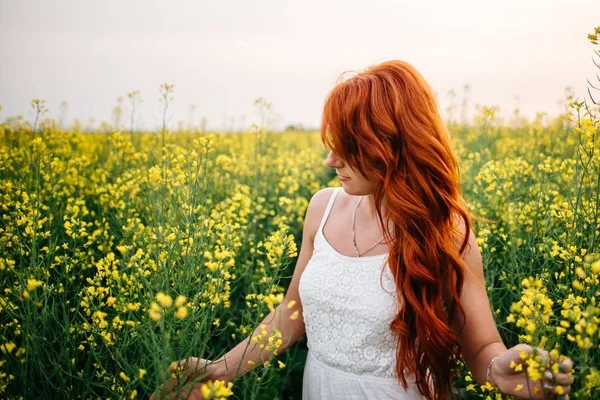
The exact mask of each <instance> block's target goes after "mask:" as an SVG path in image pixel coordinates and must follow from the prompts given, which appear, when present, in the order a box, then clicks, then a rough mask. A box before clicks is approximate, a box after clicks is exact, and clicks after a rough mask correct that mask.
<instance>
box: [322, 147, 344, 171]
mask: <svg viewBox="0 0 600 400" xmlns="http://www.w3.org/2000/svg"><path fill="white" fill-rule="evenodd" d="M325 165H327V166H328V167H329V168H341V167H342V166H343V165H344V163H343V162H342V159H341V158H339V157H338V156H336V155H335V153H334V152H333V151H332V150H329V154H327V158H326V159H325Z"/></svg>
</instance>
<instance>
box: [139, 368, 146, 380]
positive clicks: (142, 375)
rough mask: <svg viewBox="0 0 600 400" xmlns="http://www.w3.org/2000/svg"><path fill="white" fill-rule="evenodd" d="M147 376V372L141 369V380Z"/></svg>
mask: <svg viewBox="0 0 600 400" xmlns="http://www.w3.org/2000/svg"><path fill="white" fill-rule="evenodd" d="M144 375H146V370H145V369H141V368H140V379H142V378H143V377H144Z"/></svg>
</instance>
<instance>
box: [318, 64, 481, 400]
mask: <svg viewBox="0 0 600 400" xmlns="http://www.w3.org/2000/svg"><path fill="white" fill-rule="evenodd" d="M321 139H322V141H323V144H324V145H325V146H327V147H329V148H330V149H331V150H332V151H333V152H334V153H335V154H336V155H337V156H338V157H340V158H341V159H343V160H344V161H345V162H347V163H349V165H350V166H351V167H352V168H353V169H355V170H358V171H359V172H360V173H361V174H362V175H363V176H365V177H367V179H369V180H373V181H376V182H377V185H376V189H375V191H374V193H373V197H374V199H375V204H376V205H377V215H378V219H379V221H380V222H381V226H389V225H388V223H389V220H390V219H391V221H392V224H393V226H394V232H395V234H394V235H393V237H390V235H389V234H388V232H387V231H385V232H384V235H385V237H386V241H387V243H389V247H390V253H389V256H388V264H389V267H390V270H391V272H392V274H393V276H394V279H395V282H396V288H397V294H398V301H399V305H400V307H399V313H398V315H397V317H396V318H395V319H394V321H393V322H392V324H391V325H390V329H391V330H392V331H393V332H395V333H397V334H398V346H397V353H396V354H397V357H396V371H397V373H398V378H399V380H400V382H401V383H402V386H403V387H404V388H405V389H407V387H408V385H407V381H406V378H405V377H404V374H403V371H408V372H410V373H413V374H414V376H415V378H416V384H417V387H418V390H419V391H420V392H421V394H422V395H423V396H425V397H426V398H427V399H436V398H441V399H447V398H454V395H453V392H452V379H453V377H454V375H455V374H456V371H457V362H458V360H459V359H460V358H461V352H460V344H459V341H458V333H457V332H455V331H454V330H453V329H452V327H451V321H453V319H454V318H455V313H456V312H460V313H461V314H462V315H463V317H464V316H465V312H464V309H463V307H462V306H461V304H460V295H461V292H462V286H463V281H464V274H465V271H466V266H465V264H464V260H463V259H462V257H461V255H462V253H463V252H464V251H465V248H466V246H467V244H468V239H469V233H470V230H471V224H470V222H469V220H470V218H471V214H470V212H469V211H468V210H467V206H466V202H465V201H464V199H463V197H462V192H461V186H460V173H459V166H458V158H457V156H456V154H455V152H454V150H453V147H452V143H451V138H450V134H449V132H448V130H447V128H446V126H445V125H444V123H443V121H442V118H441V115H440V113H439V111H438V105H437V101H436V99H435V96H434V94H433V92H432V90H431V88H430V87H429V85H428V84H427V82H426V81H425V79H424V78H423V77H422V76H421V74H420V73H419V72H417V70H416V69H415V68H414V67H413V66H411V65H410V64H408V63H406V62H403V61H387V62H383V63H381V64H378V65H375V66H372V67H370V68H368V69H367V70H365V71H364V72H362V73H359V74H357V75H355V76H353V77H351V78H350V79H347V80H345V81H342V82H340V83H338V84H337V85H336V86H335V87H334V88H333V90H332V91H331V92H330V93H329V95H328V96H327V99H326V101H325V106H324V110H323V119H322V124H321ZM382 202H385V205H386V207H387V210H388V217H387V219H388V221H385V222H384V221H383V218H382V215H381V204H382ZM461 218H462V220H463V221H464V222H463V223H464V228H465V231H464V232H463V233H460V230H459V228H458V224H457V223H456V222H457V221H458V220H459V219H461ZM457 235H458V236H457ZM463 235H464V236H463ZM456 238H459V241H458V243H460V248H457V246H456V243H457V242H456ZM445 298H446V300H447V301H449V304H446V303H445V301H444V300H445ZM463 327H464V325H463ZM460 329H461V330H462V327H461V328H460ZM431 375H433V376H431ZM432 378H433V386H431V382H432ZM432 389H433V392H432Z"/></svg>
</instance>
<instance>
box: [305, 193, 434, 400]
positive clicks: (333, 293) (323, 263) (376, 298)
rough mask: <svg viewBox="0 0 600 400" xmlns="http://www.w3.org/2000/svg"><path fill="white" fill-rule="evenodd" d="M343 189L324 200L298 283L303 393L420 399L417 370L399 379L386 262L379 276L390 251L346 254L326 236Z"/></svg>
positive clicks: (394, 304)
mask: <svg viewBox="0 0 600 400" xmlns="http://www.w3.org/2000/svg"><path fill="white" fill-rule="evenodd" d="M340 190H342V188H341V187H340V188H337V189H336V190H335V191H334V192H333V195H332V196H331V199H330V200H329V203H328V205H327V208H326V210H325V214H324V215H323V219H322V220H321V224H320V226H319V229H318V230H317V233H316V234H315V239H314V252H313V255H312V257H311V259H310V261H309V262H308V264H307V265H306V269H305V270H304V272H303V273H302V276H301V277H300V281H299V283H298V291H299V295H300V301H301V302H302V309H303V310H302V315H303V317H304V323H305V326H306V337H307V347H308V356H307V360H306V365H305V367H304V376H303V382H302V399H303V400H319V399H402V400H409V399H411V400H413V399H419V400H420V399H424V398H425V397H424V396H422V395H421V394H420V393H419V392H418V390H417V387H416V383H415V382H414V375H408V374H406V375H405V376H406V379H407V382H408V383H409V388H408V391H405V390H404V388H403V387H402V384H401V383H400V382H399V381H398V380H397V378H396V377H397V374H396V369H395V368H396V343H397V336H395V335H393V334H392V332H391V331H390V328H389V325H390V323H391V322H392V321H393V319H394V317H395V316H396V315H397V311H398V299H397V295H396V292H395V284H394V280H393V276H392V273H391V271H390V269H389V267H388V266H387V264H385V269H384V273H383V277H382V282H380V275H381V271H382V269H383V267H384V262H385V261H387V257H388V255H389V252H388V253H384V254H380V255H374V256H362V257H350V256H346V255H343V254H341V253H339V252H337V251H336V250H335V249H334V248H333V247H332V246H331V245H330V244H329V242H327V239H326V238H325V236H324V235H323V226H324V225H325V221H326V220H327V217H328V215H329V211H330V210H331V207H332V205H333V202H334V201H335V197H336V195H337V194H338V193H339V191H340ZM382 284H383V287H382Z"/></svg>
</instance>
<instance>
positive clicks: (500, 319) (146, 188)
mask: <svg viewBox="0 0 600 400" xmlns="http://www.w3.org/2000/svg"><path fill="white" fill-rule="evenodd" d="M35 104H37V105H38V106H39V104H40V103H35ZM569 107H570V108H569V110H570V113H569V114H570V117H569V118H567V114H565V115H562V116H561V117H559V118H556V119H555V120H553V121H550V122H549V123H548V124H546V125H545V126H543V125H542V123H541V119H539V118H538V119H537V120H536V121H535V122H532V123H528V124H519V125H514V126H508V125H505V124H500V123H499V122H498V120H497V118H496V116H495V114H494V110H493V109H489V108H484V109H483V110H481V112H480V115H479V116H478V118H477V124H476V125H474V126H461V125H457V124H453V123H451V124H449V129H450V132H451V134H452V137H453V141H454V145H455V147H456V149H457V152H458V154H459V156H460V159H461V175H462V181H463V194H464V196H465V198H466V199H467V201H468V204H469V206H470V207H471V210H472V211H473V212H474V213H475V214H476V215H478V216H481V217H484V218H486V219H488V220H491V221H492V222H482V221H478V222H476V223H474V225H473V229H474V231H475V234H476V235H477V238H478V243H479V246H480V248H481V251H482V255H483V261H484V272H485V276H486V281H487V290H488V295H489V297H490V300H491V303H492V306H493V308H494V313H495V315H496V318H497V324H498V329H499V331H500V333H501V335H502V337H503V339H504V341H505V344H506V345H507V346H512V345H514V344H516V343H519V342H524V343H529V344H532V345H536V346H540V347H543V348H545V349H548V350H550V349H554V352H555V353H556V354H557V355H559V354H560V355H565V356H568V357H570V358H571V359H572V360H573V361H574V364H575V367H574V376H575V383H574V385H573V388H572V389H573V390H572V392H571V398H578V399H595V398H596V399H597V398H599V397H598V396H599V393H600V367H599V366H600V330H599V329H598V325H599V324H600V304H598V301H599V297H600V285H599V277H600V143H599V136H600V126H599V124H600V119H599V118H598V116H597V115H593V114H590V113H588V112H587V110H586V107H584V104H583V103H579V102H576V101H574V102H571V103H570V104H569ZM325 157H326V152H325V150H324V148H323V146H322V144H321V142H320V138H319V134H318V133H317V132H282V133H273V132H268V131H265V130H263V129H260V128H256V129H253V130H251V131H249V132H247V133H242V134H225V133H217V132H214V133H210V134H203V133H194V132H174V133H168V132H165V131H163V132H159V133H158V134H156V133H152V132H146V133H144V132H134V133H127V132H120V131H113V132H109V133H84V132H81V131H80V130H79V129H71V130H69V131H64V130H62V129H59V128H58V127H57V124H56V122H55V121H54V120H51V119H46V120H44V121H43V122H42V123H41V124H40V125H39V126H37V125H35V124H34V125H32V124H30V123H28V122H23V121H22V120H19V119H7V120H6V121H5V122H4V123H3V124H2V125H0V199H1V200H0V282H1V285H2V287H1V288H0V350H1V353H0V397H2V398H10V399H23V398H24V399H50V398H52V399H61V398H65V399H66V398H86V399H87V398H90V399H95V398H115V399H120V398H124V399H129V398H131V399H133V398H147V397H148V396H149V395H150V394H151V393H152V392H153V391H154V390H155V389H156V388H157V387H158V385H159V384H161V383H162V382H163V381H164V379H163V378H164V371H166V369H167V367H168V366H169V365H170V364H171V362H172V361H175V360H180V359H184V358H186V357H189V356H196V357H203V358H207V359H216V358H218V357H221V356H222V355H223V354H224V353H225V352H226V351H227V350H229V349H231V348H232V347H234V346H235V345H236V344H237V343H239V342H240V341H241V340H243V339H244V338H246V337H247V336H248V335H250V334H251V333H252V332H253V331H254V329H255V328H256V327H257V326H258V324H259V323H260V321H261V320H262V319H263V318H264V316H265V315H267V314H268V313H269V311H270V310H272V309H273V307H274V306H276V305H277V304H279V303H280V302H281V301H282V300H283V295H284V293H285V290H286V287H287V285H288V284H289V280H290V278H291V274H292V272H293V268H294V261H295V258H296V257H297V255H298V250H299V248H298V246H299V244H300V240H301V233H302V222H303V218H304V213H305V211H306V207H307V205H308V201H309V200H310V198H311V196H312V194H314V193H315V192H316V191H318V190H319V189H321V188H323V187H326V186H339V181H337V180H336V179H337V178H336V176H335V171H333V170H329V169H328V168H326V166H325V165H324V160H325ZM260 339H261V340H262V339H265V342H267V339H268V345H267V346H266V348H267V350H268V351H270V352H272V353H273V354H272V359H271V360H270V361H269V362H267V363H266V364H265V365H263V366H259V367H256V368H255V369H253V370H252V371H251V372H249V373H247V374H246V375H244V376H242V377H240V378H238V379H237V380H235V382H234V384H233V387H231V390H228V389H226V388H223V387H222V386H221V385H219V384H218V382H217V383H214V384H213V383H211V384H207V385H206V386H205V388H204V392H205V394H206V398H224V397H231V398H240V399H274V398H280V399H283V398H286V399H294V398H295V399H299V398H300V387H301V379H302V368H303V364H304V360H305V359H304V357H305V356H306V342H305V340H301V341H300V342H298V343H297V344H295V345H294V346H292V347H291V348H290V349H288V351H286V352H284V353H283V354H277V355H275V354H274V353H275V351H276V350H277V348H278V347H279V345H280V343H281V340H279V338H278V337H277V335H273V336H272V337H271V338H260ZM535 374H536V364H535V362H532V363H531V376H535ZM456 387H457V390H460V392H461V394H462V395H463V397H464V398H467V399H470V398H484V399H485V398H489V399H502V398H507V397H506V396H504V395H501V394H498V393H494V392H493V390H491V389H489V388H487V387H480V386H478V385H477V384H476V383H475V380H474V379H473V377H472V376H471V374H470V373H469V371H468V370H466V369H464V370H463V371H462V376H461V377H459V378H457V379H456Z"/></svg>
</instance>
